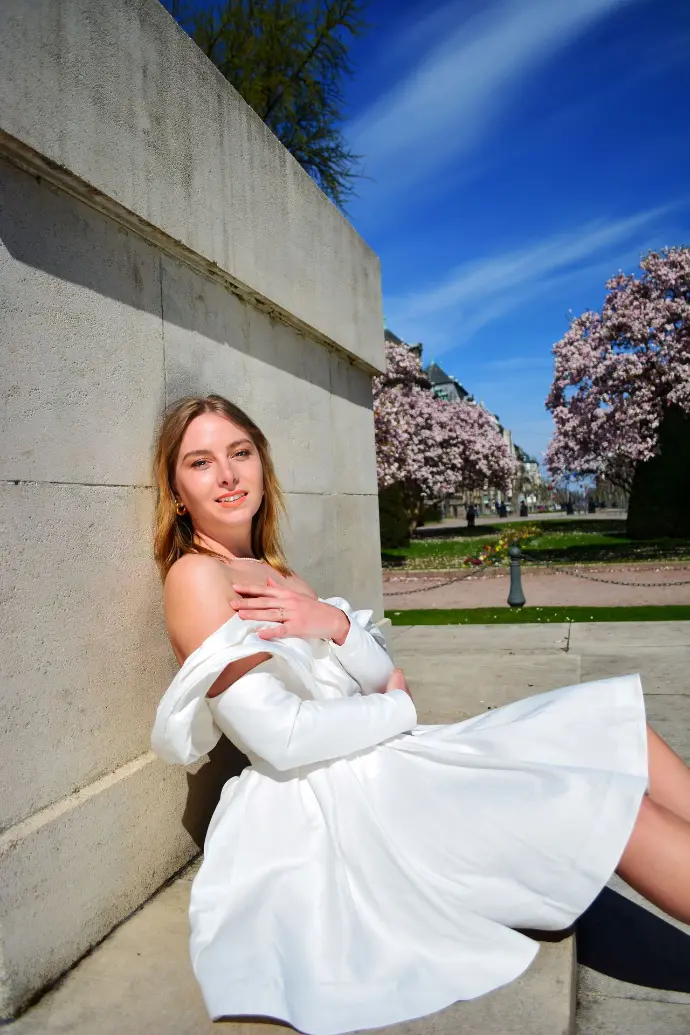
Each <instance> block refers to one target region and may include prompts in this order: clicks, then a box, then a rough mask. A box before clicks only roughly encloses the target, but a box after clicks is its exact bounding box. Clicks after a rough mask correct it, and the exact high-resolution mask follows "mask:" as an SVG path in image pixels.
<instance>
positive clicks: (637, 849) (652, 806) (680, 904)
mask: <svg viewBox="0 0 690 1035" xmlns="http://www.w3.org/2000/svg"><path fill="white" fill-rule="evenodd" d="M617 872H618V873H619V874H620V876H621V877H622V878H623V880H624V881H625V882H626V883H627V884H629V885H630V887H631V888H635V890H636V891H639V892H640V894H641V895H644V897H645V898H646V899H649V901H650V902H653V903H654V905H656V906H659V908H660V909H663V910H664V912H665V913H668V914H669V915H670V916H674V917H675V918H676V919H677V920H681V921H683V922H684V923H686V924H688V923H690V823H689V822H687V821H686V820H684V819H681V818H680V816H677V815H676V814H675V813H674V812H671V811H670V810H669V809H667V808H664V806H663V805H659V804H658V803H657V802H655V801H654V800H653V799H652V798H650V797H647V796H645V797H644V798H643V799H642V805H641V807H640V811H639V813H638V817H637V821H636V823H635V828H634V830H633V832H632V836H631V837H630V840H629V841H628V844H627V847H626V849H625V852H624V853H623V857H622V859H621V861H620V863H619V864H618V868H617Z"/></svg>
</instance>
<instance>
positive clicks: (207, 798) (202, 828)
mask: <svg viewBox="0 0 690 1035" xmlns="http://www.w3.org/2000/svg"><path fill="white" fill-rule="evenodd" d="M208 757H209V760H208V762H207V763H206V764H205V765H202V767H201V769H199V770H198V771H197V772H196V773H188V774H187V803H186V805H185V810H184V813H183V815H182V826H183V827H184V828H185V830H186V831H187V833H188V834H189V836H190V837H191V838H192V840H193V841H194V843H195V844H196V845H197V846H198V847H199V848H203V847H204V839H205V837H206V831H207V829H208V825H209V823H210V821H211V816H212V815H213V812H214V810H215V807H216V805H217V804H218V800H219V798H220V795H221V791H222V790H223V787H224V786H225V784H226V783H227V781H228V780H230V779H232V777H234V776H239V775H240V773H241V772H242V770H243V769H245V768H246V767H247V766H248V765H249V759H248V758H247V757H246V756H245V755H243V754H242V752H241V751H239V750H238V749H237V748H236V747H235V745H234V744H231V743H230V741H229V740H228V739H227V737H221V738H220V741H219V742H218V744H217V745H216V747H214V749H213V751H211V753H210V754H209V756H208Z"/></svg>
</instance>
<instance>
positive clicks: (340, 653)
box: [324, 597, 394, 694]
mask: <svg viewBox="0 0 690 1035" xmlns="http://www.w3.org/2000/svg"><path fill="white" fill-rule="evenodd" d="M324 603H326V604H332V605H333V606H334V607H338V608H340V610H341V611H344V612H345V614H346V615H347V617H348V618H349V620H350V629H349V632H348V634H347V638H346V640H345V642H344V643H343V644H341V645H340V646H339V645H338V644H337V643H333V642H332V641H331V642H330V644H329V646H330V650H331V653H332V654H333V655H334V656H335V657H336V658H337V659H338V661H339V662H340V664H341V665H342V666H343V668H344V669H345V671H346V672H349V674H350V675H351V676H352V677H353V679H356V680H357V682H358V683H359V686H360V689H361V691H362V693H363V694H375V693H382V692H383V691H384V690H385V689H386V684H387V683H388V679H389V677H390V674H391V672H392V671H393V668H394V665H393V662H392V661H391V659H390V656H389V654H388V652H387V650H386V641H385V639H384V638H383V633H382V632H381V630H380V629H378V628H377V627H376V626H375V625H374V623H373V622H372V620H371V616H372V614H373V612H372V611H353V610H352V608H351V607H350V605H349V604H348V602H347V600H344V599H343V598H342V597H329V598H328V599H327V600H325V601H324Z"/></svg>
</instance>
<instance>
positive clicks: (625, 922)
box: [576, 888, 690, 992]
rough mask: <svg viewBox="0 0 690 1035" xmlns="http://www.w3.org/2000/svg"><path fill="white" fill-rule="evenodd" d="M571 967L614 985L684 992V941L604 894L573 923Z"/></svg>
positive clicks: (689, 987)
mask: <svg viewBox="0 0 690 1035" xmlns="http://www.w3.org/2000/svg"><path fill="white" fill-rule="evenodd" d="M576 932H577V961H578V963H583V964H584V965H585V966H586V967H590V968H591V969H592V970H596V971H598V972H599V973H600V974H606V975H607V976H608V977H612V978H616V979H617V980H619V981H627V982H629V983H630V984H633V985H643V986H644V987H646V988H663V989H666V990H667V991H672V992H690V935H687V934H685V933H684V932H683V931H679V930H678V928H677V927H674V926H673V924H670V923H668V922H667V921H666V920H662V919H660V918H659V917H658V916H655V915H654V913H650V912H648V910H646V909H643V908H642V906H638V905H636V903H634V902H631V901H630V900H629V899H627V898H625V896H624V895H620V894H619V893H618V892H617V891H613V889H611V888H604V890H603V891H602V892H601V894H600V895H599V897H598V898H597V899H595V901H594V902H593V903H592V905H591V906H590V907H589V909H588V910H587V911H586V912H585V913H583V914H582V916H581V917H580V919H579V920H578V922H577V928H576Z"/></svg>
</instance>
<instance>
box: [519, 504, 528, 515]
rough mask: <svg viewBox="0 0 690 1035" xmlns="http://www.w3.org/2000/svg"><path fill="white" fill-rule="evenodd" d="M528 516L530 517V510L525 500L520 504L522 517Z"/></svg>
mask: <svg viewBox="0 0 690 1035" xmlns="http://www.w3.org/2000/svg"><path fill="white" fill-rule="evenodd" d="M528 515H529V508H528V506H527V504H526V503H525V501H524V500H523V501H522V503H521V504H520V517H528Z"/></svg>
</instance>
